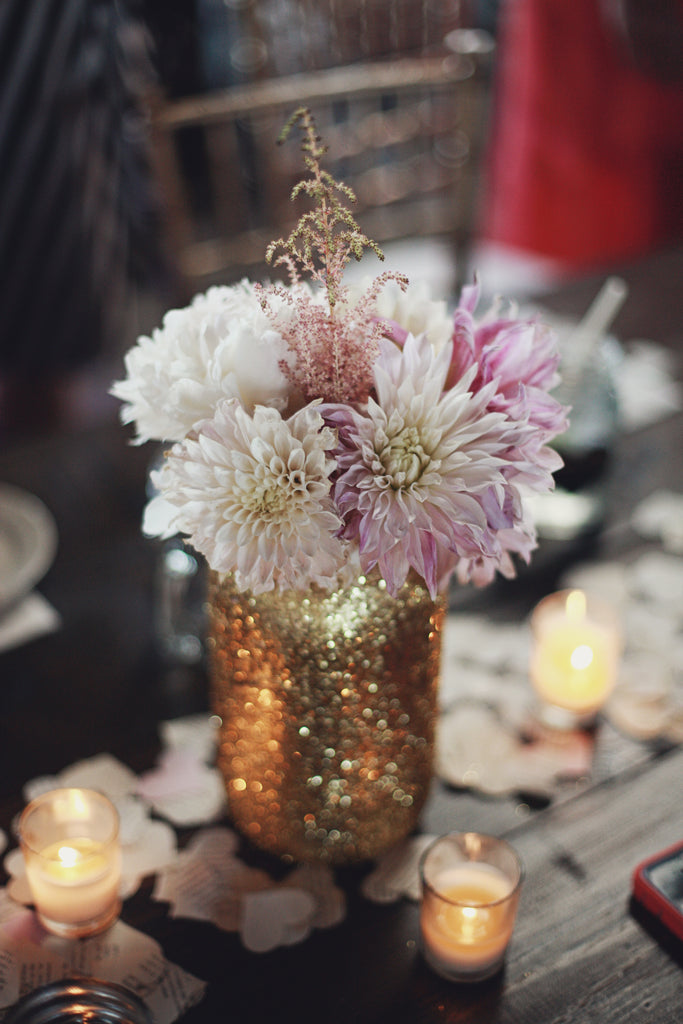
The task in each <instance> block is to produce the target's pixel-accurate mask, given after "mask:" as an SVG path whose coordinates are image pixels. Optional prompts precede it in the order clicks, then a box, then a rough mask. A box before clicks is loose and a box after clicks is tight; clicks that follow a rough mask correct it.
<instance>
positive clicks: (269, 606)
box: [208, 573, 444, 864]
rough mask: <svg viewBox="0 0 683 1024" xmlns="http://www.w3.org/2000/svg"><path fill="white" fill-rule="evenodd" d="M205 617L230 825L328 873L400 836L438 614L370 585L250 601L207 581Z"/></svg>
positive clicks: (425, 710) (430, 716) (433, 662)
mask: <svg viewBox="0 0 683 1024" xmlns="http://www.w3.org/2000/svg"><path fill="white" fill-rule="evenodd" d="M209 607H210V609H211V615H210V625H209V638H208V648H209V658H210V674H211V687H212V701H213V707H214V710H215V712H216V714H218V715H219V716H220V718H221V720H222V726H221V732H220V742H219V754H218V763H219V767H220V769H221V772H222V774H223V777H224V779H225V784H226V788H227V793H228V801H229V807H230V813H231V816H232V818H233V821H234V823H235V825H236V826H237V827H238V828H239V829H240V830H241V831H242V832H243V833H244V834H245V835H246V836H247V837H248V838H249V839H250V840H251V841H252V842H253V843H254V844H255V845H256V846H259V847H261V848H262V849H265V850H267V851H269V852H271V853H275V854H278V855H279V856H282V857H285V858H293V859H294V860H317V859H322V860H326V861H329V862H330V863H335V864H342V863H351V862H354V861H361V860H365V859H368V858H373V857H377V856H379V855H380V854H381V853H382V852H383V851H385V850H386V849H388V848H389V847H390V846H392V845H393V844H394V843H396V842H398V841H400V840H401V839H403V838H405V836H407V835H408V834H409V833H410V832H411V831H412V829H413V827H414V826H415V824H416V821H417V818H418V815H419V813H420V810H421V808H422V805H423V803H424V801H425V799H426V797H427V792H428V789H429V784H430V780H431V777H432V764H433V747H434V726H435V718H436V705H437V688H438V673H439V655H440V646H441V626H442V622H443V614H444V607H443V603H442V602H440V601H437V602H434V601H432V600H431V598H430V597H429V593H428V591H427V589H426V587H425V586H424V585H423V584H421V583H415V582H410V583H407V584H406V585H405V586H404V587H403V588H402V589H401V591H400V592H399V594H398V596H397V597H391V596H390V595H389V594H388V593H387V591H386V588H385V585H384V582H383V581H381V580H379V579H378V578H373V577H368V578H367V579H366V578H365V577H361V578H360V579H359V580H358V581H357V583H356V584H355V585H354V586H352V587H350V588H348V589H346V590H341V591H337V592H335V593H332V594H328V593H324V592H322V591H319V590H317V589H314V588H312V589H310V590H308V591H305V592H303V593H300V592H294V591H287V592H284V593H280V592H277V591H276V592H270V593H266V594H259V595H257V596H254V595H252V594H249V593H246V594H245V593H241V592H239V591H238V590H237V589H236V587H235V586H234V583H233V582H232V580H231V578H230V577H222V578H220V579H219V577H218V576H217V575H216V574H215V573H214V574H213V575H212V578H211V581H210V593H209Z"/></svg>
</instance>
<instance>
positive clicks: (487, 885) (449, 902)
mask: <svg viewBox="0 0 683 1024" xmlns="http://www.w3.org/2000/svg"><path fill="white" fill-rule="evenodd" d="M433 884H434V887H435V888H436V889H437V890H438V893H434V894H432V895H431V896H430V897H428V898H425V899H423V901H422V907H421V915H420V928H421V932H422V939H423V942H424V946H425V951H426V952H427V954H428V956H429V958H430V959H431V960H432V961H433V962H435V964H436V966H437V967H439V968H441V969H442V970H443V971H444V972H445V973H449V972H450V971H453V970H455V971H461V972H463V973H464V974H467V973H468V972H480V971H486V970H487V969H488V968H490V967H492V966H493V965H495V964H496V963H498V962H499V961H500V960H502V958H503V956H504V954H505V950H506V948H507V945H508V943H509V941H510V936H511V935H512V930H513V927H514V921H515V909H516V901H514V904H512V903H511V901H510V900H509V899H507V897H509V896H510V895H511V892H512V886H511V884H510V881H509V879H508V878H506V876H505V875H504V874H503V872H502V871H500V870H498V868H496V867H494V866H493V865H491V864H484V863H477V862H465V863H462V864H457V865H454V866H453V867H451V868H448V869H446V870H445V871H444V872H443V873H442V874H440V875H439V876H438V877H437V878H435V879H434V882H433Z"/></svg>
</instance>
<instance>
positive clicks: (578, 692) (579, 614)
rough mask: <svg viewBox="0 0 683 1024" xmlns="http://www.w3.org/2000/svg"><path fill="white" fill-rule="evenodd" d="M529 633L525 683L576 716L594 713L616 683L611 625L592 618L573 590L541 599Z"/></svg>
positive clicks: (616, 652) (615, 651) (614, 630)
mask: <svg viewBox="0 0 683 1024" xmlns="http://www.w3.org/2000/svg"><path fill="white" fill-rule="evenodd" d="M532 629H533V635H534V642H533V648H532V655H531V664H530V673H531V681H532V683H533V686H534V688H535V690H536V693H537V694H538V696H539V697H540V698H541V700H542V701H544V702H546V703H547V704H551V705H554V706H555V707H558V708H563V709H565V710H567V711H570V712H573V713H574V714H576V715H580V716H583V715H591V714H594V713H595V712H596V711H598V710H599V709H600V708H601V707H602V706H603V705H604V703H605V701H606V700H607V697H608V696H609V694H610V693H611V691H612V688H613V686H614V683H615V680H616V672H617V665H618V657H619V632H618V628H617V625H616V622H613V621H610V620H609V619H608V617H607V616H604V617H603V618H602V619H598V618H597V616H595V615H594V614H593V613H592V610H591V606H590V604H588V603H587V601H586V597H585V595H584V594H583V593H582V592H581V591H578V590H575V591H570V592H568V593H567V594H559V595H551V597H550V598H546V599H545V601H542V602H541V603H540V604H539V606H538V607H537V609H536V610H535V612H534V615H533V617H532Z"/></svg>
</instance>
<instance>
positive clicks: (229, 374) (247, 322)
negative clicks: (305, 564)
mask: <svg viewBox="0 0 683 1024" xmlns="http://www.w3.org/2000/svg"><path fill="white" fill-rule="evenodd" d="M284 312H285V314H286V312H287V310H284ZM290 358H291V355H290V353H289V350H288V346H287V343H286V342H285V341H284V339H283V337H282V335H281V334H280V333H279V332H278V331H277V330H275V329H274V327H273V322H272V319H270V318H269V317H267V316H266V314H265V313H264V312H263V310H262V308H261V304H260V301H259V297H258V294H257V291H256V289H255V287H254V285H253V284H251V282H249V281H246V280H245V281H242V282H241V283H240V284H237V285H231V286H229V287H228V286H224V287H214V288H210V289H209V290H208V291H207V292H206V293H205V294H202V295H197V296H196V297H195V298H194V299H193V301H192V303H191V304H190V305H189V306H187V307H185V308H184V309H174V310H170V311H169V312H168V313H166V315H165V316H164V319H163V323H162V326H161V327H160V328H157V329H156V330H155V331H153V333H152V337H151V338H149V337H144V336H143V337H140V338H139V339H138V342H137V344H136V345H135V346H134V347H133V348H132V349H131V350H130V351H129V352H128V353H127V355H126V359H125V367H126V379H125V380H122V381H117V382H116V383H115V384H114V385H113V387H112V394H113V395H115V396H116V397H117V398H119V399H121V400H122V401H123V402H124V405H123V407H122V409H121V420H122V421H123V422H124V423H134V424H135V428H136V443H137V444H142V443H143V442H145V441H149V440H157V441H180V440H182V438H184V437H185V436H186V435H187V434H188V433H189V432H190V430H191V429H192V427H193V426H194V424H195V423H197V422H199V421H200V420H203V419H207V418H208V417H211V416H212V415H213V411H214V409H215V407H216V404H217V403H218V402H219V401H221V400H222V399H224V398H237V399H238V400H239V402H240V403H241V404H242V406H243V407H244V408H245V409H246V410H247V411H248V412H251V411H252V410H253V409H254V407H255V406H256V405H264V406H269V407H272V408H276V409H279V410H283V409H285V408H286V406H287V402H288V400H289V390H290V388H289V384H288V382H287V379H286V378H285V376H284V374H283V372H282V370H281V368H280V365H279V364H280V362H281V361H282V360H283V359H284V360H288V359H290Z"/></svg>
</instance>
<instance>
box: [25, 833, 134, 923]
mask: <svg viewBox="0 0 683 1024" xmlns="http://www.w3.org/2000/svg"><path fill="white" fill-rule="evenodd" d="M26 874H27V877H28V882H29V885H30V887H31V893H32V895H33V899H34V902H35V905H36V909H37V910H38V912H39V913H40V914H41V916H42V917H44V918H47V919H48V920H50V921H55V922H59V923H61V924H67V925H68V924H78V923H79V922H87V921H93V920H97V919H99V918H100V917H102V915H105V914H106V913H107V911H108V910H110V909H111V908H112V907H113V906H114V905H115V904H116V902H117V899H118V888H119V881H120V878H121V864H120V856H119V850H118V846H116V847H114V848H110V849H107V847H106V846H105V845H104V844H103V843H99V842H97V841H95V840H92V839H88V838H87V837H78V836H77V837H74V838H69V839H65V840H60V841H58V842H56V843H52V844H50V846H48V847H45V848H44V849H43V850H40V851H39V853H38V854H37V855H35V854H34V855H29V857H28V858H27V860H26Z"/></svg>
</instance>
